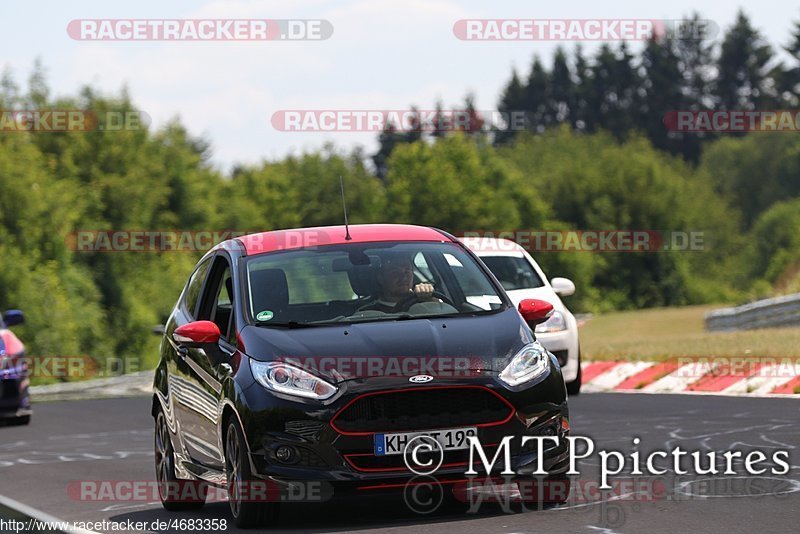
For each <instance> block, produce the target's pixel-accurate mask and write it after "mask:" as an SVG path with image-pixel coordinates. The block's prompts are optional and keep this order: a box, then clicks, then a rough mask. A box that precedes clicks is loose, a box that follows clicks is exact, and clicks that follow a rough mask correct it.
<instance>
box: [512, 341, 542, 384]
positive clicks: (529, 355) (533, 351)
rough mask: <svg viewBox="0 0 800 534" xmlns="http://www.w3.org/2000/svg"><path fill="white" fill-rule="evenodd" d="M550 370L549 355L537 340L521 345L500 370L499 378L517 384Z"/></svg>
mask: <svg viewBox="0 0 800 534" xmlns="http://www.w3.org/2000/svg"><path fill="white" fill-rule="evenodd" d="M549 370H550V355H549V353H548V352H547V349H545V348H544V347H543V346H542V345H541V344H540V343H539V342H538V341H534V342H533V343H530V344H529V345H525V346H524V347H522V350H520V351H519V352H518V353H517V354H516V356H514V357H513V358H512V359H511V362H510V363H509V364H508V365H507V366H506V368H505V369H503V370H502V371H501V372H500V375H499V377H500V380H502V381H503V382H505V383H506V384H508V385H509V386H518V385H520V384H524V383H525V382H529V381H531V380H533V379H535V378H538V377H540V376H542V375H543V374H545V373H547V372H548V371H549Z"/></svg>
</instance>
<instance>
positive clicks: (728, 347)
mask: <svg viewBox="0 0 800 534" xmlns="http://www.w3.org/2000/svg"><path fill="white" fill-rule="evenodd" d="M718 307H719V306H686V307H682V308H655V309H649V310H639V311H625V312H613V313H607V314H602V315H595V316H594V317H593V318H592V319H590V320H589V321H588V322H586V324H585V325H584V326H582V327H581V329H580V337H581V353H582V356H583V357H584V358H585V359H586V360H614V359H623V360H628V359H629V360H640V359H641V360H664V359H668V358H676V357H682V356H702V357H713V356H725V357H729V358H730V357H749V358H754V357H761V356H776V357H780V356H785V357H792V358H798V359H800V327H798V328H767V329H762V330H749V331H742V332H713V333H711V332H706V331H704V330H703V315H704V314H705V312H707V311H709V310H712V309H715V308H718Z"/></svg>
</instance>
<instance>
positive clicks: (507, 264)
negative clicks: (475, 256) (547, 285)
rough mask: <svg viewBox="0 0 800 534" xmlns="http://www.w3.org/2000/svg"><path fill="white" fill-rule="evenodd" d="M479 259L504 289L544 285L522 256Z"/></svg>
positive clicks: (511, 289) (484, 257)
mask: <svg viewBox="0 0 800 534" xmlns="http://www.w3.org/2000/svg"><path fill="white" fill-rule="evenodd" d="M481 260H482V261H483V263H485V264H486V266H487V267H488V268H489V270H490V271H492V274H494V276H495V278H497V280H498V281H499V282H500V284H501V285H502V286H503V289H505V290H506V291H513V290H515V289H531V288H534V287H543V286H544V282H542V279H541V278H539V275H538V274H537V273H536V271H535V270H534V269H533V266H532V265H531V264H530V262H529V261H528V260H527V258H525V257H523V256H520V257H515V256H481Z"/></svg>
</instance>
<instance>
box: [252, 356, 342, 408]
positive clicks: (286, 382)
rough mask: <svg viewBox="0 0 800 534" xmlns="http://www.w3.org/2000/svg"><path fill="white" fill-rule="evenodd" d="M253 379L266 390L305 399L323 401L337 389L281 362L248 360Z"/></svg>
mask: <svg viewBox="0 0 800 534" xmlns="http://www.w3.org/2000/svg"><path fill="white" fill-rule="evenodd" d="M250 369H251V370H252V372H253V377H254V378H255V379H256V380H257V381H258V383H259V384H261V385H262V386H264V387H265V388H267V389H271V390H273V391H276V392H279V393H285V394H287V395H295V396H297V397H305V398H307V399H318V400H325V399H328V398H330V397H332V396H333V395H334V394H335V393H336V392H337V391H338V389H337V388H336V386H334V385H332V384H329V383H328V382H326V381H325V380H323V379H321V378H319V377H318V376H315V375H313V374H311V373H309V372H307V371H304V370H302V369H300V368H298V367H294V366H293V365H289V364H287V363H283V362H260V361H258V360H252V359H251V360H250Z"/></svg>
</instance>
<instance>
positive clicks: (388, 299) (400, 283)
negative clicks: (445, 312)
mask: <svg viewBox="0 0 800 534" xmlns="http://www.w3.org/2000/svg"><path fill="white" fill-rule="evenodd" d="M376 280H377V282H378V294H377V295H375V296H374V300H373V301H372V302H370V303H368V304H365V305H364V306H362V307H361V308H360V309H359V311H365V310H375V311H380V312H383V313H396V312H398V311H402V310H404V309H408V307H409V306H411V305H412V304H414V303H416V302H437V301H438V299H435V298H433V292H434V288H433V284H428V283H421V284H416V285H414V266H413V264H412V262H411V257H410V256H408V255H406V254H392V255H390V256H386V257H384V258H383V261H382V262H381V267H380V269H379V270H378V273H377V275H376ZM412 286H413V287H412Z"/></svg>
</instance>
